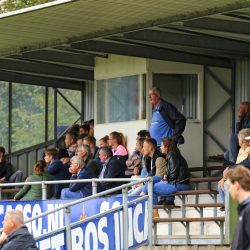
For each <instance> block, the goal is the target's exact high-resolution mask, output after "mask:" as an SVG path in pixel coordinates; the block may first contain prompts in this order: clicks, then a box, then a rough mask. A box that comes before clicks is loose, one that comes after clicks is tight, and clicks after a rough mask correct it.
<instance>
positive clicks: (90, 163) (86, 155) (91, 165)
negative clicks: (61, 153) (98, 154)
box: [77, 144, 101, 176]
mask: <svg viewBox="0 0 250 250" xmlns="http://www.w3.org/2000/svg"><path fill="white" fill-rule="evenodd" d="M77 155H79V156H80V157H81V158H82V159H83V160H84V161H85V164H86V168H88V169H89V170H90V171H92V172H93V173H94V174H95V175H96V176H99V174H100V172H101V169H100V167H99V165H98V163H97V162H96V160H93V159H92V158H91V149H90V146H89V145H86V144H81V145H79V147H78V151H77Z"/></svg>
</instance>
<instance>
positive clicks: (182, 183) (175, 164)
mask: <svg viewBox="0 0 250 250" xmlns="http://www.w3.org/2000/svg"><path fill="white" fill-rule="evenodd" d="M161 151H162V153H163V154H166V155H167V156H166V160H167V175H165V176H164V177H163V178H162V177H159V176H154V177H153V183H154V187H153V205H158V204H159V203H158V198H157V195H171V194H173V193H175V192H176V191H185V190H188V188H189V179H190V173H189V170H188V164H187V162H186V160H185V159H184V157H183V156H182V155H181V153H180V150H179V148H178V147H177V144H176V140H175V138H174V137H165V138H163V140H162V142H161ZM147 187H148V183H146V184H145V186H144V188H143V190H142V193H141V195H146V194H147ZM174 199H175V196H167V197H166V200H163V201H161V205H173V206H174V205H175V203H174ZM153 217H159V214H158V209H154V210H153Z"/></svg>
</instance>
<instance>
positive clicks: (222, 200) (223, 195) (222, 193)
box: [218, 184, 225, 203]
mask: <svg viewBox="0 0 250 250" xmlns="http://www.w3.org/2000/svg"><path fill="white" fill-rule="evenodd" d="M218 191H219V194H220V198H221V202H222V203H225V191H223V190H222V189H221V187H220V185H219V184H218Z"/></svg>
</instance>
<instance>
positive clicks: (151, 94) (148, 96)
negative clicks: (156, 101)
mask: <svg viewBox="0 0 250 250" xmlns="http://www.w3.org/2000/svg"><path fill="white" fill-rule="evenodd" d="M152 95H158V94H156V93H154V94H149V95H148V97H151V96H152Z"/></svg>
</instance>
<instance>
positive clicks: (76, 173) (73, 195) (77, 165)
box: [61, 156, 100, 199]
mask: <svg viewBox="0 0 250 250" xmlns="http://www.w3.org/2000/svg"><path fill="white" fill-rule="evenodd" d="M69 172H70V173H71V174H72V176H71V178H70V180H78V179H79V180H80V179H93V178H97V175H95V174H94V173H93V172H92V171H90V170H89V169H88V168H86V164H85V162H84V160H83V159H82V158H81V157H80V156H73V158H71V165H70V168H69ZM97 191H100V183H98V184H97ZM90 195H92V183H91V182H81V183H70V184H69V188H64V189H63V190H62V192H61V199H81V198H85V197H88V196H90Z"/></svg>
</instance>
